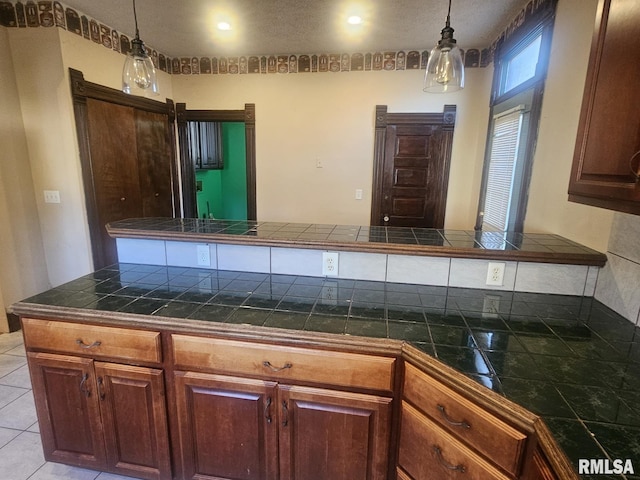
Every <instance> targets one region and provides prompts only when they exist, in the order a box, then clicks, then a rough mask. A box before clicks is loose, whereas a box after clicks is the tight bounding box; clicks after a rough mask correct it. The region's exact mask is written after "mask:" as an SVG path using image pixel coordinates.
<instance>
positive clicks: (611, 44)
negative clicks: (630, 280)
mask: <svg viewBox="0 0 640 480" xmlns="http://www.w3.org/2000/svg"><path fill="white" fill-rule="evenodd" d="M639 77H640V2H629V1H624V0H600V5H599V7H598V16H597V19H596V28H595V31H594V38H593V41H592V44H591V56H590V59H589V68H588V74H587V80H586V85H585V92H584V98H583V102H582V112H581V114H580V123H579V128H578V138H577V142H576V149H575V154H574V159H573V169H572V172H571V181H570V184H569V195H570V197H569V198H570V200H575V201H579V202H581V203H587V204H591V205H595V206H601V207H605V208H609V209H614V210H621V211H625V212H629V213H635V214H640V183H639V182H638V175H639V174H640V114H639V113H638V112H640V92H639V91H638V78H639Z"/></svg>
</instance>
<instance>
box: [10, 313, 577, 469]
mask: <svg viewBox="0 0 640 480" xmlns="http://www.w3.org/2000/svg"><path fill="white" fill-rule="evenodd" d="M11 309H12V310H13V313H15V314H18V315H20V316H33V317H36V318H47V319H51V320H60V321H71V322H82V321H87V320H88V321H90V322H92V323H96V324H101V325H104V326H111V327H118V326H123V327H129V328H145V329H147V328H149V329H150V328H162V329H169V330H171V331H174V332H176V333H182V332H185V333H196V334H197V333H203V334H204V333H208V334H219V335H224V337H225V338H230V339H234V340H246V341H258V342H267V343H278V344H282V343H285V344H287V345H289V346H303V347H320V348H323V347H324V348H331V349H336V348H338V349H345V350H348V351H350V352H356V353H359V352H360V353H367V354H381V355H392V356H396V357H401V358H402V359H403V360H405V361H410V362H412V363H413V364H415V365H417V366H419V367H421V368H422V369H424V370H425V371H426V372H428V373H429V374H430V375H432V376H433V377H434V378H435V379H436V380H439V381H444V382H446V383H447V384H448V385H449V386H452V387H453V388H454V389H455V390H456V391H458V392H459V393H461V394H463V395H464V396H465V397H467V398H469V399H471V400H472V401H473V402H475V403H477V404H479V405H480V406H482V407H485V408H488V409H489V410H492V411H496V410H497V411H500V414H501V415H502V416H503V417H504V418H506V419H507V420H508V421H509V422H511V423H512V424H513V425H516V426H517V427H518V428H520V429H521V430H522V431H525V432H527V434H528V435H531V434H535V438H536V440H537V444H538V445H539V447H540V448H541V449H542V450H543V452H544V453H545V455H546V457H547V460H548V461H549V462H550V463H551V465H552V467H553V469H554V471H555V472H556V473H557V474H558V478H559V479H561V480H564V479H571V480H574V479H576V480H577V479H578V478H579V477H578V476H577V474H576V471H575V468H574V466H573V465H572V463H571V461H570V460H569V458H568V457H567V455H566V454H565V453H564V451H563V449H562V448H561V447H560V446H559V444H558V443H557V441H556V440H555V438H554V437H553V434H552V433H551V431H550V430H549V428H548V427H547V425H546V424H545V423H544V420H543V418H542V417H540V416H539V415H536V414H534V413H532V412H530V411H529V410H527V409H526V408H525V407H523V406H521V405H519V404H518V403H516V402H514V401H513V400H510V399H509V398H507V397H505V396H502V395H500V394H498V393H496V392H494V391H492V390H491V389H489V388H487V387H485V386H483V385H481V384H479V383H477V382H476V381H474V380H473V379H471V378H469V377H467V376H466V375H464V374H463V373H461V372H459V371H458V370H456V369H455V368H453V367H451V366H449V365H447V364H445V363H443V362H442V361H441V360H438V359H436V358H434V357H432V356H430V355H429V354H427V353H425V352H423V351H421V350H419V349H418V348H416V347H414V346H413V345H412V344H411V342H409V341H406V340H396V339H379V338H370V337H363V336H356V335H338V334H332V333H322V332H313V333H306V332H300V331H298V330H289V329H282V328H273V327H264V326H250V325H227V324H223V323H219V322H203V321H202V320H188V319H183V318H173V317H161V318H160V317H152V316H149V315H140V314H132V313H120V312H107V311H96V310H87V309H82V308H74V307H59V306H51V305H42V304H35V303H29V302H17V303H15V304H13V305H12V306H11Z"/></svg>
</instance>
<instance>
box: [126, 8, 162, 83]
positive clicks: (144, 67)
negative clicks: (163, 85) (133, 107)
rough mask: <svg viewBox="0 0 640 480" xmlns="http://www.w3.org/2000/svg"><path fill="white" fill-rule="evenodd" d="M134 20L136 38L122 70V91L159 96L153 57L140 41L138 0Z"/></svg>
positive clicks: (132, 42) (134, 9)
mask: <svg viewBox="0 0 640 480" xmlns="http://www.w3.org/2000/svg"><path fill="white" fill-rule="evenodd" d="M133 19H134V21H135V24H136V37H135V38H134V39H133V40H131V51H130V52H129V53H128V54H127V59H126V60H125V62H124V69H123V70H122V91H123V92H124V93H128V94H136V95H148V94H152V95H157V94H158V79H157V77H156V69H155V67H154V66H153V62H152V61H151V57H149V54H148V53H147V50H146V48H145V47H144V42H143V41H142V40H140V33H139V32H138V16H137V15H136V0H133Z"/></svg>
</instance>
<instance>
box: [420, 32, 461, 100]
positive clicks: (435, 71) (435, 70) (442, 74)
mask: <svg viewBox="0 0 640 480" xmlns="http://www.w3.org/2000/svg"><path fill="white" fill-rule="evenodd" d="M462 88H464V64H463V63H462V52H460V49H459V48H458V47H456V46H455V45H454V46H453V47H444V48H443V47H441V46H440V45H439V44H438V45H437V46H436V47H435V48H434V49H433V50H431V53H430V54H429V61H428V62H427V72H426V74H425V77H424V88H423V90H424V91H425V92H429V93H447V92H455V91H456V90H461V89H462Z"/></svg>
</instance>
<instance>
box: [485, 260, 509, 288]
mask: <svg viewBox="0 0 640 480" xmlns="http://www.w3.org/2000/svg"><path fill="white" fill-rule="evenodd" d="M506 265H507V264H506V263H494V262H489V268H488V269H487V285H494V286H497V287H501V286H502V285H504V269H505V267H506Z"/></svg>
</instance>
